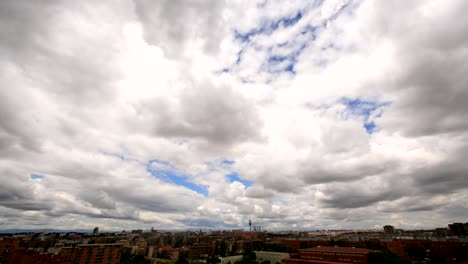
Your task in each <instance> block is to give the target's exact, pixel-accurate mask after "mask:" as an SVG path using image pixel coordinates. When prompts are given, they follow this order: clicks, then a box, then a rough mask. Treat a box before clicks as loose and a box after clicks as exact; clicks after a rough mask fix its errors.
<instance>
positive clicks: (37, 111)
mask: <svg viewBox="0 0 468 264" xmlns="http://www.w3.org/2000/svg"><path fill="white" fill-rule="evenodd" d="M467 11H468V1H465V0H414V1H399V0H389V1H380V0H330V1H321V0H316V1H266V0H262V1H250V0H245V1H241V0H239V1H234V0H232V1H222V0H203V1H202V0H186V1H183V0H160V1H151V0H133V1H132V0H112V1H93V0H82V1H60V0H53V1H26V0H4V1H0V182H1V184H0V229H11V228H33V229H47V228H56V229H70V228H76V229H90V230H92V228H94V227H95V226H99V228H100V229H101V230H124V229H126V230H128V229H137V228H143V229H149V228H151V227H154V228H155V229H171V230H188V229H196V230H198V229H203V230H210V229H212V230H220V229H239V228H244V229H248V221H249V219H252V222H253V224H254V225H258V226H261V227H262V229H264V230H316V229H362V228H381V227H382V226H383V225H386V224H390V225H394V226H395V227H396V228H403V229H416V228H433V227H446V226H447V224H448V223H452V222H466V221H467V220H468V219H467V218H466V216H467V215H468V162H467V157H468V118H467V116H468V115H467V113H468V74H467V73H468V19H467V18H466V13H467Z"/></svg>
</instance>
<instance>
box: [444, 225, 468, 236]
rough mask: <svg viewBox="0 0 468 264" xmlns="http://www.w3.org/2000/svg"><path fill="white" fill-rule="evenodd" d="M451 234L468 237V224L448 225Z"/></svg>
mask: <svg viewBox="0 0 468 264" xmlns="http://www.w3.org/2000/svg"><path fill="white" fill-rule="evenodd" d="M448 227H449V229H450V232H452V234H454V235H456V236H466V235H468V223H464V224H463V223H453V224H449V225H448Z"/></svg>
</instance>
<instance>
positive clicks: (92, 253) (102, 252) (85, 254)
mask: <svg viewBox="0 0 468 264" xmlns="http://www.w3.org/2000/svg"><path fill="white" fill-rule="evenodd" d="M121 253H122V245H121V244H80V245H78V246H77V247H76V252H75V254H76V255H75V257H74V259H75V261H74V263H75V264H118V263H120V255H121Z"/></svg>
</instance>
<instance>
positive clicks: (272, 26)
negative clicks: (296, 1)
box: [234, 11, 302, 43]
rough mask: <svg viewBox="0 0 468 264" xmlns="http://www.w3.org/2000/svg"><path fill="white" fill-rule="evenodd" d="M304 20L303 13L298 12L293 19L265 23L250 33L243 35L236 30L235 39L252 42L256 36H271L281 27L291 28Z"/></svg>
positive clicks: (283, 18)
mask: <svg viewBox="0 0 468 264" xmlns="http://www.w3.org/2000/svg"><path fill="white" fill-rule="evenodd" d="M301 18H302V11H298V12H297V13H295V14H294V16H292V17H282V18H280V19H278V20H275V21H265V22H263V23H262V25H260V26H259V27H257V28H253V29H251V30H250V31H247V32H245V33H241V32H239V31H237V30H234V38H235V39H237V40H240V41H241V42H244V43H245V42H250V41H251V38H252V37H253V36H256V35H261V34H266V35H270V34H271V33H273V31H275V30H277V29H278V28H280V27H285V28H286V27H291V26H293V25H295V24H296V23H297V22H299V20H301Z"/></svg>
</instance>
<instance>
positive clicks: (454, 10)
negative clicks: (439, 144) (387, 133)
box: [376, 1, 468, 137]
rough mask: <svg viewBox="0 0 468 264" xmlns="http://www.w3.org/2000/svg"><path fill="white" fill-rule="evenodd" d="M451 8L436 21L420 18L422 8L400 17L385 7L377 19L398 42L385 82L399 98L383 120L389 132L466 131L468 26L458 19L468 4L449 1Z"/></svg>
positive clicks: (437, 14) (436, 16)
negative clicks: (393, 66) (390, 75)
mask: <svg viewBox="0 0 468 264" xmlns="http://www.w3.org/2000/svg"><path fill="white" fill-rule="evenodd" d="M389 6H390V8H395V7H396V6H395V5H393V4H387V5H386V7H389ZM392 6H393V7H392ZM449 6H450V7H449ZM449 6H445V7H443V8H442V7H441V8H440V9H439V10H438V11H436V12H435V13H434V14H433V15H432V16H424V15H423V14H421V13H422V12H424V11H422V10H424V9H423V8H422V10H421V9H419V10H418V9H417V8H409V9H406V10H405V12H402V13H400V14H399V15H398V17H397V18H393V17H389V15H388V12H389V11H388V9H386V8H385V7H382V8H384V10H380V12H381V13H378V14H376V16H377V21H378V22H380V23H377V25H379V26H381V27H382V28H383V29H384V30H383V32H385V33H384V34H385V36H387V37H390V38H394V39H397V41H398V46H397V47H396V58H395V59H396V65H395V71H396V72H395V73H394V74H393V76H392V77H391V79H389V80H388V81H389V83H387V85H388V84H391V85H390V87H391V89H394V91H395V93H396V96H397V97H396V100H395V101H394V102H392V105H391V106H390V107H389V110H388V112H386V113H385V115H384V116H383V118H382V120H381V121H382V124H383V125H384V126H388V128H389V129H392V128H393V129H394V130H398V131H401V132H403V133H405V134H406V135H409V136H412V137H419V136H426V135H435V134H445V133H451V132H454V133H465V132H466V131H467V130H468V122H467V121H466V118H465V114H466V113H467V112H468V104H467V103H466V102H467V101H468V89H466V83H467V82H468V77H467V76H466V74H465V73H466V72H467V71H468V63H467V62H466V61H467V59H468V53H467V52H466V46H467V45H468V37H467V36H466V34H465V33H466V32H467V31H468V21H466V20H464V19H456V18H459V17H462V16H463V13H464V11H465V10H467V9H468V5H467V3H466V2H465V1H451V3H450V4H449ZM390 10H392V9H390ZM380 14H385V15H382V16H380V17H379V15H380ZM401 116H408V117H411V118H407V119H403V118H398V117H401ZM379 122H380V121H379Z"/></svg>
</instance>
